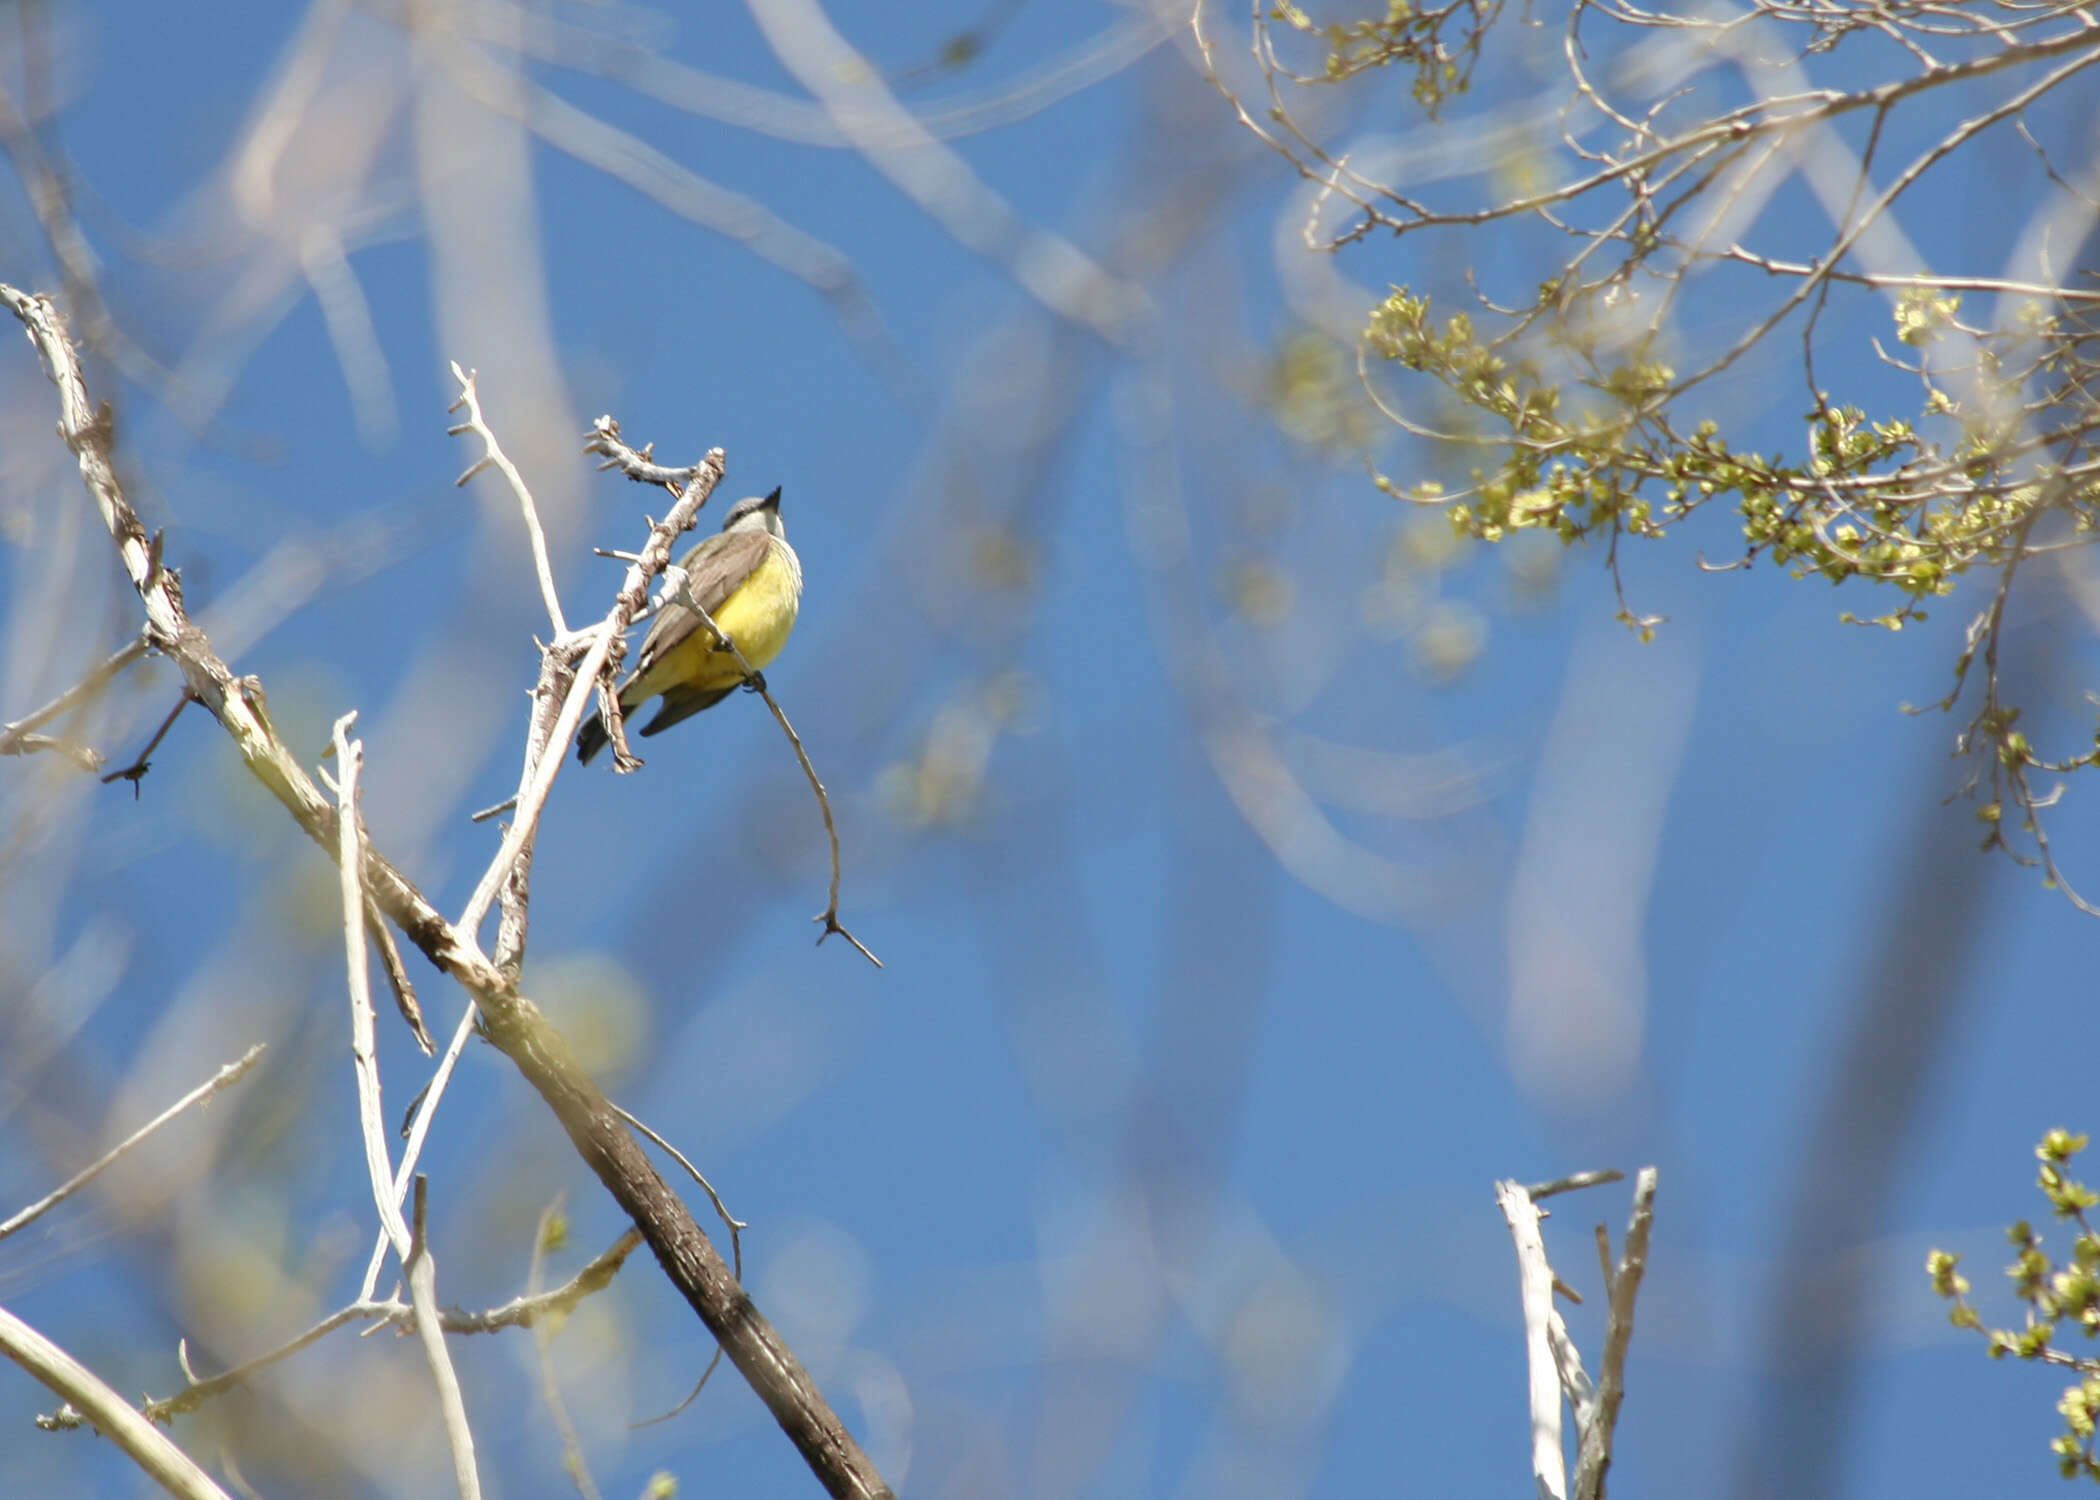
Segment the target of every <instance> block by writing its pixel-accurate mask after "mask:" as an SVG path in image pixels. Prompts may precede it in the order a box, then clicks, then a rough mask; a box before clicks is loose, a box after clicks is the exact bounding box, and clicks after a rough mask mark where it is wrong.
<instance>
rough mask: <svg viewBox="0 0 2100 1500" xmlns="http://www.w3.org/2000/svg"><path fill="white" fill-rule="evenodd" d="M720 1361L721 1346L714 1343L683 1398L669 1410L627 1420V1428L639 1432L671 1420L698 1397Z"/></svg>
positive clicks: (705, 1387)
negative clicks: (698, 1373)
mask: <svg viewBox="0 0 2100 1500" xmlns="http://www.w3.org/2000/svg"><path fill="white" fill-rule="evenodd" d="M721 1362H722V1346H721V1345H720V1344H717V1345H715V1352H714V1353H713V1354H711V1355H709V1356H708V1360H707V1368H706V1369H704V1370H702V1371H701V1372H700V1378H699V1379H698V1380H696V1381H694V1382H693V1388H692V1389H691V1390H689V1391H687V1392H686V1393H685V1399H684V1400H682V1401H680V1402H679V1403H678V1404H677V1405H676V1406H674V1407H672V1408H671V1409H670V1410H669V1411H660V1412H658V1413H657V1414H656V1415H655V1416H653V1417H643V1418H642V1419H641V1420H640V1421H639V1422H629V1423H628V1424H627V1430H628V1431H629V1432H639V1431H640V1430H641V1429H642V1428H644V1427H654V1426H655V1425H656V1424H657V1423H659V1422H668V1421H670V1420H671V1418H673V1417H675V1416H677V1415H678V1414H679V1413H680V1412H682V1411H684V1410H685V1409H686V1408H687V1407H688V1406H691V1405H692V1404H693V1403H694V1402H695V1401H697V1400H699V1399H700V1393H701V1392H702V1391H704V1390H706V1389H707V1382H708V1381H709V1379H711V1378H712V1377H713V1375H714V1373H715V1366H717V1365H719V1364H720V1363H721Z"/></svg>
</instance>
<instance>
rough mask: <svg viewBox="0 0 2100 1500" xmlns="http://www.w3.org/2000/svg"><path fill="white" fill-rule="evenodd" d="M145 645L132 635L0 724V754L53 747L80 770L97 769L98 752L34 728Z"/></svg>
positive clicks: (96, 687) (90, 691) (87, 694)
mask: <svg viewBox="0 0 2100 1500" xmlns="http://www.w3.org/2000/svg"><path fill="white" fill-rule="evenodd" d="M149 649H151V648H150V647H148V645H147V643H146V638H145V637H144V636H137V637H134V638H133V639H132V640H131V641H130V642H129V643H127V644H126V645H123V646H120V647H118V648H117V650H116V651H115V652H114V653H113V654H112V655H110V656H109V657H108V658H107V659H106V660H105V661H103V662H102V663H101V665H99V666H97V667H96V668H95V669H94V670H93V671H91V672H89V673H88V674H87V675H86V676H85V677H83V678H81V679H80V681H78V682H76V683H74V684H73V685H72V686H71V687H69V688H67V689H66V690H65V691H64V692H63V693H60V694H59V695H58V696H57V697H56V698H53V699H52V700H51V701H50V702H49V703H46V704H45V705H44V706H43V707H42V708H40V709H38V710H36V711H35V712H34V713H30V714H24V715H23V716H22V717H21V718H19V719H17V720H15V721H14V722H13V723H12V724H0V755H21V754H23V753H25V752H26V751H30V750H57V751H60V752H62V753H64V754H66V755H68V756H70V757H71V758H72V759H73V761H74V762H75V764H77V765H78V766H79V767H80V768H81V769H82V770H83V771H99V770H101V769H102V765H103V759H104V757H103V756H102V754H101V752H99V751H96V750H90V749H88V748H87V747H86V746H84V745H75V744H73V743H72V742H71V741H70V740H61V739H54V738H52V737H50V736H48V735H39V734H37V733H35V731H36V730H38V729H40V728H42V727H43V726H44V725H46V724H48V723H50V722H51V721H52V720H53V719H55V718H57V717H58V716H59V715H60V714H62V713H64V712H65V711H66V710H67V709H69V708H71V707H72V706H73V705H74V704H76V703H80V702H82V701H84V700H86V699H88V698H91V697H93V696H94V695H95V694H96V693H98V692H100V691H101V690H102V689H103V688H104V687H106V686H108V684H109V682H110V680H111V679H112V678H114V677H115V676H116V675H117V674H118V673H119V672H121V671H123V670H124V669H125V668H126V667H128V666H130V665H131V664H132V663H133V662H135V661H137V660H138V659H139V658H140V657H142V656H144V655H145V654H146V652H147V651H148V650H149Z"/></svg>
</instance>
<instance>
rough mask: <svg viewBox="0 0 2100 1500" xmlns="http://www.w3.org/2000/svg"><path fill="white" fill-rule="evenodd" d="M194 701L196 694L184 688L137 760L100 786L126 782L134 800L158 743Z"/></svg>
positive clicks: (158, 745)
mask: <svg viewBox="0 0 2100 1500" xmlns="http://www.w3.org/2000/svg"><path fill="white" fill-rule="evenodd" d="M196 701H197V697H196V694H194V693H192V692H190V691H189V690H188V689H187V688H185V689H184V690H183V694H182V696H181V697H180V698H177V699H176V700H175V706H174V707H173V708H171V709H169V710H168V716H167V717H166V718H165V719H162V720H161V721H160V728H158V729H156V730H154V731H153V738H152V739H150V740H148V741H146V748H145V749H143V750H141V751H140V752H139V753H138V759H136V760H134V761H133V762H132V763H131V764H130V765H128V766H125V767H124V768H123V769H121V770H117V771H111V772H109V773H108V774H107V775H105V776H104V777H103V778H102V784H103V785H104V786H108V785H109V784H110V783H111V782H112V781H128V782H130V783H131V795H132V796H133V797H134V798H136V797H137V796H138V794H139V783H140V782H141V781H143V780H144V779H145V776H146V773H147V772H148V771H150V770H152V769H153V759H152V756H153V752H154V751H155V750H158V749H159V748H160V742H161V741H162V740H164V739H166V738H167V737H168V731H169V730H171V729H173V728H174V727H175V721H176V720H177V719H179V718H181V717H182V711H183V710H184V709H185V708H188V707H189V706H190V705H191V704H192V703H195V702H196Z"/></svg>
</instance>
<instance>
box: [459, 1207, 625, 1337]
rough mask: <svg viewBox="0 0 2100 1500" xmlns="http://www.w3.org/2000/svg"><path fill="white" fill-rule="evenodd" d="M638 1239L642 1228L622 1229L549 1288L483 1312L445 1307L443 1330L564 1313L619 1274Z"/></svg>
mask: <svg viewBox="0 0 2100 1500" xmlns="http://www.w3.org/2000/svg"><path fill="white" fill-rule="evenodd" d="M641 1243H642V1232H641V1231H640V1230H639V1229H632V1228H630V1229H627V1230H624V1231H622V1232H621V1235H620V1237H619V1238H618V1239H616V1240H614V1241H613V1242H612V1244H611V1245H610V1246H609V1247H608V1248H607V1249H605V1250H604V1251H602V1252H600V1253H599V1254H598V1255H597V1256H596V1257H595V1258H593V1259H592V1260H591V1262H590V1263H589V1264H588V1265H586V1266H585V1267H584V1268H583V1269H582V1270H580V1271H578V1272H577V1273H576V1274H575V1275H574V1276H571V1277H570V1278H569V1279H568V1280H567V1281H565V1282H563V1283H562V1284H561V1285H560V1286H558V1287H555V1288H554V1289H553V1290H552V1291H546V1292H539V1293H536V1294H528V1295H526V1296H523V1297H514V1298H512V1299H511V1300H510V1301H508V1302H505V1303H503V1304H501V1305H500V1306H497V1307H492V1308H490V1309H489V1310H488V1311H487V1312H479V1313H463V1312H457V1311H448V1312H447V1313H446V1314H445V1331H446V1332H447V1333H494V1332H496V1331H497V1330H498V1329H500V1328H537V1327H539V1326H540V1325H541V1324H542V1323H544V1322H547V1321H548V1320H550V1319H553V1318H558V1317H563V1316H566V1315H567V1314H569V1313H571V1312H574V1311H575V1310H576V1304H577V1303H579V1302H581V1301H583V1299H584V1298H586V1297H588V1296H590V1295H591V1294H592V1293H593V1292H600V1291H603V1290H604V1289H605V1288H606V1287H608V1286H610V1285H611V1284H612V1279H613V1277H614V1276H616V1275H618V1274H619V1271H620V1267H621V1266H623V1265H625V1264H626V1263H627V1257H628V1256H630V1255H632V1254H633V1253H634V1251H635V1249H636V1247H637V1246H639V1245H640V1244H641Z"/></svg>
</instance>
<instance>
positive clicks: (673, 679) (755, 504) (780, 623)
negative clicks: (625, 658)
mask: <svg viewBox="0 0 2100 1500" xmlns="http://www.w3.org/2000/svg"><path fill="white" fill-rule="evenodd" d="M678 566H679V567H681V568H683V569H684V570H685V574H686V577H687V579H688V580H689V587H690V589H691V592H692V596H693V599H694V601H695V602H696V603H698V604H699V606H700V607H701V608H702V609H704V610H705V611H707V613H708V614H709V615H710V616H711V617H712V618H713V619H714V622H715V624H716V625H718V626H720V627H721V630H722V632H723V634H725V635H727V636H728V637H729V638H730V640H732V641H733V642H735V643H736V648H737V650H738V651H739V652H741V653H742V654H743V658H744V660H745V661H746V662H749V663H750V664H751V669H752V671H753V672H754V673H756V672H757V671H758V670H759V669H760V668H762V667H764V666H766V665H767V664H768V663H770V662H771V661H772V660H773V658H774V657H776V656H778V655H779V654H780V648H781V647H782V646H784V645H786V644H787V638H788V633H789V632H790V631H792V630H793V629H794V628H795V615H796V613H797V611H799V610H800V609H801V607H802V559H800V558H799V557H797V556H795V549H794V548H793V547H790V546H789V545H788V540H787V528H786V527H784V526H783V525H781V523H780V490H779V489H778V488H777V487H776V488H775V489H774V491H773V493H772V494H770V495H764V496H760V495H752V496H750V497H748V498H746V499H743V500H739V501H737V503H736V504H734V505H732V506H730V507H729V514H728V515H726V516H724V517H723V518H722V529H721V530H720V531H718V532H716V533H715V534H714V535H713V536H711V537H709V538H708V539H707V540H706V541H704V542H701V543H700V544H699V545H697V546H695V547H694V548H693V549H692V551H690V552H688V553H686V555H685V556H684V557H682V558H680V559H679V560H678ZM745 680H746V679H745V677H744V669H743V668H742V667H740V666H739V665H737V659H736V657H735V655H733V654H731V653H730V652H728V651H725V650H722V649H720V638H719V637H718V636H716V634H715V633H714V632H713V631H711V630H709V629H708V628H707V627H706V626H705V625H703V624H701V623H700V617H699V616H698V615H696V614H694V613H693V611H691V610H690V609H688V608H686V607H685V606H684V605H683V604H678V603H675V602H666V603H665V604H664V606H663V607H662V609H661V610H659V611H658V613H657V616H656V621H655V623H654V624H652V625H651V626H650V627H649V634H648V635H646V636H645V637H643V639H642V653H641V655H640V657H639V658H637V659H636V661H635V667H634V670H633V671H632V672H630V673H628V674H627V679H626V681H624V682H622V683H621V684H620V689H619V696H620V712H621V713H623V714H631V713H633V712H634V711H635V710H636V709H638V708H640V707H641V706H642V705H643V704H644V703H647V702H648V701H649V700H650V699H651V698H655V697H658V696H659V695H661V697H662V698H663V703H662V705H661V706H660V707H659V708H658V709H657V711H656V716H655V717H654V718H652V719H650V721H649V722H648V723H647V724H644V725H643V726H642V733H643V734H645V735H648V734H658V733H661V732H662V731H663V730H666V729H669V728H670V727H671V726H672V725H673V724H676V723H678V722H679V721H680V720H682V719H689V718H691V717H692V716H693V715H694V714H696V713H699V712H700V711H701V710H702V709H704V708H713V707H714V706H715V705H716V704H717V703H720V702H721V701H722V700H723V699H724V698H726V697H728V696H729V695H730V694H731V693H733V692H735V691H736V690H737V688H739V687H741V686H742V685H743V684H744V682H745ZM759 680H761V681H762V680H763V679H759ZM607 738H608V736H607V734H606V732H605V722H604V720H603V719H602V718H592V719H588V720H586V721H585V723H584V726H583V730H582V732H581V733H580V734H578V735H577V736H576V758H577V759H578V760H580V761H582V762H584V763H585V764H586V765H588V764H589V763H590V759H591V757H592V756H594V755H596V754H597V753H598V752H599V751H600V750H602V749H604V748H605V744H606V740H607Z"/></svg>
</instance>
